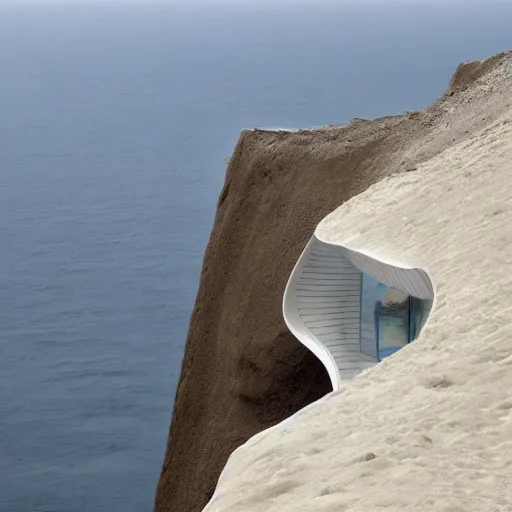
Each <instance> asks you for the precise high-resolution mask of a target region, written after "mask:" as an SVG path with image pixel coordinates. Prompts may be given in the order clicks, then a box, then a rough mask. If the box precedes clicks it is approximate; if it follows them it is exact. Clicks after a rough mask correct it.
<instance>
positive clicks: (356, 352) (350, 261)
mask: <svg viewBox="0 0 512 512" xmlns="http://www.w3.org/2000/svg"><path fill="white" fill-rule="evenodd" d="M363 275H366V276H370V277H371V278H373V279H375V280H376V281H379V282H380V283H384V284H385V285H387V286H388V287H390V288H394V289H397V290H400V291H402V292H404V293H405V294H407V295H409V296H412V297H415V298H418V299H424V300H432V299H433V297H434V290H433V286H432V282H431V280H430V278H429V277H428V275H427V273H426V272H425V271H424V270H422V269H419V268H403V267H397V266H394V265H391V264H389V263H385V262H382V261H379V260H377V259H375V258H373V257H371V256H369V255H367V254H363V253H362V252H358V251H355V250H352V249H350V248H348V247H343V246H341V245H334V244H330V243H326V242H323V241H321V240H320V239H318V238H317V237H316V236H315V235H313V236H312V237H311V239H310V240H309V242H308V244H307V245H306V248H305V249H304V251H303V253H302V254H301V256H300V258H299V260H298V262H297V264H296V265H295V268H294V269H293V271H292V274H291V276H290V279H289V280H288V283H287V286H286V290H285V293H284V298H283V315H284V319H285V322H286V324H287V326H288V328H289V329H290V331H291V332H292V333H293V334H294V336H295V337H296V338H297V339H298V340H299V341H300V342H301V343H302V344H303V345H305V346H306V347H307V348H308V349H309V350H311V352H313V353H314V354H315V355H316V356H317V357H318V359H320V361H321V362H322V364H323V365H324V366H325V368H326V369H327V372H328V373H329V377H330V379H331V383H332V387H333V390H337V389H339V388H340V386H341V384H342V383H343V382H344V381H347V380H350V379H351V378H353V377H355V376H356V375H357V374H358V373H360V372H361V371H363V370H365V369H367V368H371V367H372V366H374V365H375V364H377V363H378V359H377V357H373V356H372V355H369V354H368V353H363V352H362V349H361V309H362V306H361V304H362V288H363V285H362V283H363Z"/></svg>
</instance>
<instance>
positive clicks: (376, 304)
mask: <svg viewBox="0 0 512 512" xmlns="http://www.w3.org/2000/svg"><path fill="white" fill-rule="evenodd" d="M361 286H362V291H361V352H363V353H364V354H366V355H368V356H371V357H375V358H377V359H379V360H381V359H384V358H385V357H388V356H390V355H391V354H393V353H395V352H396V351H397V350H400V349H401V348H402V347H404V346H405V345H407V343H410V342H411V341H413V340H414V339H416V338H417V337H418V334H419V332H420V331H421V329H422V327H423V325H424V324H425V322H426V320H427V318H428V315H429V313H430V309H431V307H432V302H433V301H431V300H422V299H418V298H416V297H411V296H410V295H407V294H406V293H405V292H403V291H401V290H398V289H396V288H393V287H389V286H387V285H386V284H384V283H380V282H379V281H377V280H376V279H374V278H373V277H371V276H369V275H367V274H363V277H362V284H361Z"/></svg>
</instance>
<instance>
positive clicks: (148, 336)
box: [0, 0, 512, 512]
mask: <svg viewBox="0 0 512 512" xmlns="http://www.w3.org/2000/svg"><path fill="white" fill-rule="evenodd" d="M411 4H414V6H411ZM511 21H512V7H511V6H510V5H507V3H496V4H492V3H491V2H485V3H484V4H472V3H468V2H456V3H453V4H450V3H448V2H442V3H437V4H436V3H428V4H419V3H418V2H408V3H405V4H398V3H389V2H384V1H383V0H381V1H379V2H377V3H375V4H371V3H368V2H365V1H362V2H361V1H360V2H358V3H357V6H356V4H353V3H347V2H343V1H341V0H340V1H339V2H336V3H334V4H331V5H322V4H319V3H318V2H316V1H315V2H313V1H312V2H310V3H309V4H308V3H300V2H290V1H284V0H281V2H279V1H278V0H276V1H275V2H272V3H262V2H257V1H256V0H254V1H253V2H251V1H250V0H246V1H239V2H237V3H236V4H234V3H233V4H231V5H229V4H225V3H224V4H223V3H219V2H215V1H214V0H211V1H210V2H207V3H205V4H202V5H201V4H197V3H193V2H192V3H191V2H188V3H178V4H171V3H165V2H161V3H151V2H141V3H128V2H124V3H123V2H120V1H117V2H113V3H108V2H101V3H99V2H83V3H81V2H79V1H76V0H75V1H73V0H69V1H67V2H61V3H60V4H58V3H49V2H46V1H44V0H39V1H35V0H34V1H33V2H27V1H23V0H16V1H14V0H3V1H1V2H0V113H1V115H0V213H1V215H0V244H1V245H0V337H1V338H0V511H1V512H36V511H38V512H78V511H85V512H93V511H95V512H96V511H108V512H113V511H122V512H141V511H150V510H151V508H152V500H153V493H154V488H155V485H156V480H157V477H158V474H159V471H160V465H161V461H162V458H163V454H164V449H165V442H166V436H167V430H168V425H169V420H170V415H171V410H172V402H173V397H174V392H175V387H176V383H177V379H178V376H179V368H180V362H181V358H182V354H183V346H184V342H185V336H186V330H187V324H188V317H189V313H190V310H191V308H192V304H193V299H194V296H195V293H196V289H197V284H198V278H199V271H200V264H201V259H202V254H203V250H204V246H205V244H206V241H207V237H208V233H209V230H210V228H211V225H212V221H213V214H214V207H215V201H216V198H217V194H218V192H219V191H220V188H221V185H222V181H223V176H224V171H225V167H224V163H223V157H225V156H228V155H229V154H230V152H231V150H232V148H233V146H234V144H235V142H236V140H237V137H238V134H239V131H240V130H241V129H243V128H245V127H254V126H256V127H309V126H318V125H323V124H335V123H344V122H346V121H347V120H348V119H349V118H351V117H376V116H380V115H387V114H394V113H399V112H401V111H403V110H404V109H416V108H421V107H423V106H425V105H427V104H428V103H430V102H431V101H432V100H434V99H435V98H436V97H437V96H438V95H440V94H441V93H442V91H443V90H444V88H445V87H446V85H447V83H448V80H449V77H450V75H451V73H452V71H453V70H454V69H455V67H456V65H457V64H458V63H459V62H460V61H463V60H468V59H476V58H482V57H485V56H487V55H490V54H493V53H496V52H498V51H502V50H505V49H507V48H508V47H510V46H512V44H511V43H512V39H511V33H510V30H509V27H510V22H511Z"/></svg>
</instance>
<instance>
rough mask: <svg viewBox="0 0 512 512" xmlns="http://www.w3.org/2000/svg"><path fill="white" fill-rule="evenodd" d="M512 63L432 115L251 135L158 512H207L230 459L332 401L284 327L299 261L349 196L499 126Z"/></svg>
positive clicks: (233, 184)
mask: <svg viewBox="0 0 512 512" xmlns="http://www.w3.org/2000/svg"><path fill="white" fill-rule="evenodd" d="M509 64H510V54H503V55H500V56H497V57H495V58H493V59H492V61H486V62H484V63H479V64H477V65H475V64H471V63H470V64H466V65H462V67H459V69H458V70H457V73H456V75H455V76H454V78H453V79H452V82H451V85H450V88H449V90H448V92H447V94H446V95H444V96H443V97H442V98H441V99H440V100H438V101H437V102H435V103H434V104H433V105H431V106H430V107H428V108H427V109H425V110H424V111H419V112H409V113H407V114H405V115H403V116H398V117H389V118H383V119H377V120H374V121H366V120H354V121H352V122H351V123H350V124H349V125H346V126H342V127H325V128H323V129H320V130H312V131H300V132H294V133H289V132H273V131H260V130H255V131H245V132H243V133H242V134H241V137H240V139H239V141H238V144H237V146H236V149H235V152H234V154H233V157H232V159H231V161H230V164H229V167H228V171H227V175H226V182H225V185H224V188H223V190H222V192H221V195H220V198H219V203H218V210H217V215H216V219H215V225H214V228H213V231H212V234H211V238H210V241H209V244H208V247H207V249H206V253H205V258H204V263H203V270H202V276H201V283H200V287H199V291H198V296H197V300H196V304H195V307H194V311H193V314H192V317H191V321H190V329H189V334H188V340H187V345H186V351H185V358H184V361H183V367H182V374H181V379H180V382H179V385H178V389H177V393H176V400H175V406H174V412H173V418H172V424H171V429H170V437H169V442H168V446H167V452H166V455H165V460H164V465H163V469H162V474H161V478H160V481H159V484H158V489H157V495H156V501H155V511H156V512H171V511H172V512H176V511H180V512H197V511H200V510H201V509H202V508H203V507H204V506H205V504H206V503H207V502H208V500H209V499H210V497H211V496H212V493H213V491H214V488H215V485H216V482H217V479H218V477H219V475H220V472H221V470H222V468H223V467H224V465H225V463H226V461H227V459H228V457H229V456H230V454H231V453H232V452H233V450H234V449H236V448H237V447H238V446H240V445H241V444H243V443H244V442H245V441H247V440H248V439H249V438H250V437H251V436H253V435H254V434H256V433H258V432H260V431H262V430H264V429H267V428H269V427H271V426H273V425H275V424H277V423H279V422H280V421H282V420H283V419H285V418H287V417H289V416H290V415H292V414H293V413H295V412H296V411H298V410H300V409H301V408H303V407H304V406H306V405H308V404H310V403H311V402H313V401H315V400H317V399H318V398H320V397H322V396H323V395H325V394H326V393H328V392H329V391H330V384H329V379H328V376H327V374H326V372H325V370H324V369H323V367H322V366H321V365H320V363H319V362H318V361H317V360H316V359H315V358H314V356H312V355H311V354H310V353H309V352H308V351H307V350H306V349H305V348H304V347H303V346H302V345H301V344H300V343H299V342H298V341H296V340H295V339H294V338H293V336H292V335H291V334H290V333H289V332H288V330H287V329H286V327H285V325H284V322H283V319H282V314H281V301H282V296H283V292H284V288H285V285H286V282H287V279H288V277H289V275H290V272H291V270H292V268H293V266H294V264H295V262H296V260H297V258H298V257H299V255H300V252H301V250H302V249H303V247H304V245H305V244H306V242H307V240H308V239H309V237H310V236H311V234H312V233H313V231H314V229H315V226H316V225H317V224H318V222H319V221H320V220H321V219H322V218H323V217H325V216H326V215H327V214H328V213H329V212H331V211H332V210H334V209H335V208H337V207H338V206H339V205H341V204H343V203H344V202H345V201H347V200H348V199H349V198H351V197H353V196H355V195H357V194H360V193H361V192H363V191H365V190H366V189H367V188H368V187H369V186H370V185H372V184H374V183H376V182H378V181H379V180H381V179H382V178H383V177H385V176H389V175H392V174H395V173H401V172H406V171H412V170H414V169H416V167H417V166H418V165H419V164H420V163H421V162H423V161H425V160H427V159H429V158H432V157H433V156H434V155H436V154H438V153H440V152H442V151H443V150H445V149H446V148H447V147H450V146H451V145H453V144H455V143H457V142H460V141H462V140H465V139H467V138H468V137H469V136H470V135H471V134H472V133H474V132H475V130H478V129H480V128H481V127H483V126H486V125H487V124H489V123H490V122H492V121H493V120H494V119H496V118H498V116H499V114H500V112H501V111H502V109H503V105H504V104H506V102H507V101H509V100H508V98H509V97H510V96H509V93H510V90H508V91H507V89H506V88H504V87H501V88H500V87H497V86H495V85H493V84H495V83H496V81H495V80H494V81H492V80H491V81H489V82H486V76H487V75H493V76H494V75H496V74H499V73H500V70H502V69H504V66H506V65H509ZM475 83H477V84H478V86H473V84H475ZM490 98H492V101H491V99H490Z"/></svg>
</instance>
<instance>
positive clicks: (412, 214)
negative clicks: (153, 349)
mask: <svg viewBox="0 0 512 512" xmlns="http://www.w3.org/2000/svg"><path fill="white" fill-rule="evenodd" d="M476 68H478V66H476ZM488 68H490V69H487V70H486V74H483V75H481V76H480V75H478V73H477V74H476V75H475V74H474V69H475V67H473V70H471V73H470V75H471V80H475V81H474V82H472V83H471V84H469V85H465V86H464V85H463V86H462V87H463V88H466V90H465V91H464V90H461V91H459V92H457V91H456V92H455V96H459V106H460V105H461V104H462V105H464V104H465V103H466V102H467V104H471V105H472V108H468V109H466V110H464V109H463V107H460V108H458V109H453V110H451V111H449V110H448V111H447V112H446V117H445V119H444V121H443V122H442V123H441V124H440V127H443V126H444V127H445V131H444V132H442V133H441V132H440V133H435V134H431V135H427V136H424V137H422V138H420V139H418V140H417V141H416V143H414V142H413V141H412V142H411V144H410V145H409V147H408V149H406V150H405V152H406V153H407V152H410V153H415V152H422V151H423V152H424V150H425V146H428V145H429V144H433V143H434V142H433V141H434V139H436V137H437V138H438V140H439V139H441V138H445V139H446V138H451V137H453V138H454V139H456V137H454V134H455V133H457V130H458V129H459V128H458V127H461V126H463V125H465V128H466V131H467V133H466V135H467V136H466V137H465V138H463V139H462V140H454V141H453V142H452V143H451V144H449V145H448V146H447V147H445V148H444V150H443V151H441V152H438V153H437V154H434V155H433V156H431V157H430V158H424V159H423V160H422V161H421V162H419V163H417V164H415V165H414V170H411V171H410V172H403V171H401V169H396V170H397V172H396V173H395V174H393V175H391V176H389V177H386V178H384V179H383V180H381V181H380V182H378V183H376V184H374V185H372V186H370V187H369V188H368V189H367V190H366V191H365V192H363V193H362V194H360V195H358V196H357V197H354V198H352V199H350V200H349V201H348V202H346V203H345V204H343V205H342V206H341V207H340V208H339V209H337V210H336V211H334V212H333V213H332V214H331V215H329V216H328V217H327V218H326V219H325V220H324V221H323V222H322V223H321V224H320V225H319V227H318V229H317V231H316V234H317V236H318V237H319V238H321V239H323V240H325V241H334V242H339V243H342V244H343V245H346V246H349V247H351V248H353V249H356V250H362V251H364V252H367V253H369V254H371V255H374V256H375V257H377V258H379V259H381V260H384V261H388V262H391V263H395V264H398V265H400V266H418V267H421V268H423V269H425V270H426V271H427V272H428V273H429V275H430V276H431V279H432V281H433V283H434V286H435V293H436V297H435V302H434V307H433V310H432V313H431V316H430V318H429V321H428V323H427V325H426V327H425V328H424V330H423V331H422V333H421V335H420V337H419V339H418V340H417V341H415V342H414V343H413V344H411V345H409V346H407V347H406V348H404V349H403V350H401V351H399V352H397V353H396V354H395V355H393V356H392V357H390V358H388V359H386V360H385V361H384V362H383V363H381V364H379V365H378V366H376V367H375V368H373V369H371V370H369V371H367V372H365V373H363V374H361V375H360V376H358V377H357V378H356V379H354V380H353V381H352V382H351V383H349V384H348V385H347V386H346V387H345V388H344V389H343V390H341V391H340V392H338V393H331V394H329V395H327V396H326V397H324V398H323V399H322V400H320V401H319V402H317V403H316V404H313V405H311V406H309V407H307V408H305V409H304V410H303V411H300V412H299V413H297V414H296V415H295V416H293V417H292V418H290V419H288V420H286V421H284V422H283V423H281V424H280V425H277V426H276V427H274V428H271V429H268V430H267V431H265V432H262V433H260V434H259V435H257V436H255V437H253V438H252V439H251V440H249V441H248V442H247V443H246V444H245V445H243V446H242V447H240V448H239V449H237V450H236V451H235V452H234V453H233V455H232V456H231V457H230V459H229V461H228V464H227V466H226V468H225V470H224V471H223V473H222V476H221V478H220V481H219V485H218V488H217V490H216V493H215V495H214V498H213V500H212V501H211V502H210V504H209V506H208V507H207V508H206V509H205V510H207V511H208V512H221V511H222V512H224V511H225V512H228V511H229V512H238V511H240V512H242V511H243V512H259V511H262V512H263V511H265V512H274V511H276V512H277V511H279V512H284V511H294V512H301V511H304V512H305V511H308V512H309V511H315V512H323V511H325V512H327V511H329V512H334V511H336V512H341V511H351V512H352V511H353V512H356V511H357V512H363V511H365V512H368V511H383V510H389V511H415V512H416V511H432V512H441V511H442V512H459V511H460V512H467V511H474V512H498V511H503V512H505V511H507V512H510V511H512V484H511V481H512V109H511V105H510V100H512V63H511V59H510V55H506V56H504V57H501V58H500V60H499V62H498V64H497V65H496V62H494V63H492V65H490V66H488ZM452 83H453V81H452ZM455 86H457V84H455ZM509 98H510V100H509ZM482 108H483V111H482V110H480V111H479V109H482ZM464 116H465V117H466V120H464ZM477 117H478V119H479V120H480V121H482V122H481V123H480V124H479V125H478V123H477V122H476V119H477ZM429 137H432V138H431V139H430V141H429ZM423 154H425V153H423Z"/></svg>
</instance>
